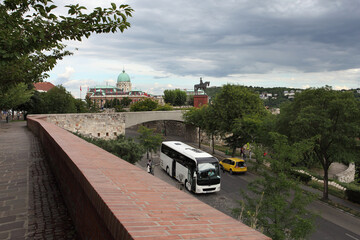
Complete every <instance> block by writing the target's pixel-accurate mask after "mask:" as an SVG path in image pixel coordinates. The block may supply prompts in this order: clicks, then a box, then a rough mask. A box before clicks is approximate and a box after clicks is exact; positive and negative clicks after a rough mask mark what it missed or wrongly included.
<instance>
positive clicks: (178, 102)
mask: <svg viewBox="0 0 360 240" xmlns="http://www.w3.org/2000/svg"><path fill="white" fill-rule="evenodd" d="M174 91H175V100H174V106H183V105H185V102H186V92H185V91H181V90H180V89H175V90H174Z"/></svg>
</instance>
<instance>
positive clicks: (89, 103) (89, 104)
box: [85, 96, 99, 112]
mask: <svg viewBox="0 0 360 240" xmlns="http://www.w3.org/2000/svg"><path fill="white" fill-rule="evenodd" d="M85 104H86V108H87V111H88V112H98V111H99V107H98V105H97V104H96V103H95V102H94V101H93V100H91V98H90V97H89V96H86V97H85Z"/></svg>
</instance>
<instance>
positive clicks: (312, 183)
mask: <svg viewBox="0 0 360 240" xmlns="http://www.w3.org/2000/svg"><path fill="white" fill-rule="evenodd" d="M309 186H310V187H312V188H315V189H318V190H320V191H323V190H324V184H323V183H319V182H316V181H310V182H309ZM328 189H329V194H331V195H333V196H336V197H339V198H342V199H346V196H345V191H342V190H340V189H337V188H336V187H334V186H331V185H328Z"/></svg>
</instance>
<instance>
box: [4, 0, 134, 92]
mask: <svg viewBox="0 0 360 240" xmlns="http://www.w3.org/2000/svg"><path fill="white" fill-rule="evenodd" d="M65 7H66V8H68V13H67V15H65V16H62V15H56V14H54V12H53V10H54V9H55V8H57V6H56V5H54V4H53V1H51V0H4V1H1V2H0V26H1V28H0V90H1V91H5V90H7V89H8V88H10V87H11V86H13V85H16V84H18V83H20V82H24V83H34V82H38V81H42V80H43V79H44V78H46V77H47V75H46V74H45V72H47V71H49V70H51V69H52V68H53V67H54V66H55V64H56V62H57V61H58V60H61V59H62V58H63V57H64V56H67V55H70V54H71V53H70V52H69V51H67V50H65V47H66V45H64V44H63V43H62V41H64V40H76V41H81V38H82V37H86V38H88V37H89V36H90V35H91V34H92V33H108V32H116V31H118V30H120V31H121V32H123V31H124V30H125V29H127V28H128V27H130V23H129V22H128V17H131V14H132V12H133V9H132V8H131V7H130V6H128V5H120V6H118V7H117V6H116V4H114V3H112V4H111V7H109V8H100V7H97V8H95V9H94V10H93V11H92V12H90V13H84V10H86V8H85V7H83V6H79V4H76V5H73V4H70V5H67V6H65Z"/></svg>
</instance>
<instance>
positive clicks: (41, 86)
mask: <svg viewBox="0 0 360 240" xmlns="http://www.w3.org/2000/svg"><path fill="white" fill-rule="evenodd" d="M34 87H35V90H36V91H38V92H47V91H49V90H50V89H52V88H53V87H55V85H54V84H52V83H50V82H38V83H34Z"/></svg>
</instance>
